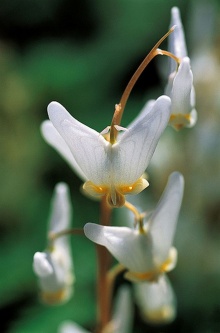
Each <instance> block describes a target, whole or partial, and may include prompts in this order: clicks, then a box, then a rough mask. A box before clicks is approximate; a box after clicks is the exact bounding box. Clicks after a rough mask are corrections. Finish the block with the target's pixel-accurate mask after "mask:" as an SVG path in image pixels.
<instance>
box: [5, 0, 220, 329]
mask: <svg viewBox="0 0 220 333" xmlns="http://www.w3.org/2000/svg"><path fill="white" fill-rule="evenodd" d="M173 6H178V7H179V8H180V10H181V15H182V20H183V24H184V27H185V32H186V40H187V44H188V49H189V56H190V57H191V59H192V68H193V70H194V79H195V88H196V94H197V111H198V114H199V119H198V123H197V125H196V127H195V128H193V129H184V130H183V131H181V132H179V133H178V132H175V131H174V130H173V129H171V128H168V129H167V130H166V132H165V134H164V135H163V136H162V138H161V142H160V144H159V147H158V151H157V152H156V154H155V157H154V159H153V161H152V163H151V165H150V167H149V170H148V171H149V175H150V184H151V186H150V188H149V189H148V190H147V193H146V208H144V209H152V207H153V206H154V204H155V203H156V201H157V200H158V199H159V196H160V194H161V192H162V190H163V188H164V186H165V183H166V181H167V178H168V176H169V173H170V172H172V171H174V170H179V171H181V172H182V173H183V174H184V176H185V179H186V189H185V196H184V202H183V207H182V210H181V216H180V220H179V224H178V228H177V234H176V239H175V245H176V246H177V248H178V252H179V262H178V265H177V267H176V269H175V270H174V271H173V272H172V273H171V274H169V276H170V279H171V281H172V283H173V286H174V289H175V292H176V294H177V298H178V316H177V319H176V320H175V322H174V323H172V324H170V325H168V326H166V327H159V328H158V327H151V326H148V325H145V324H143V323H142V322H141V319H140V317H139V315H138V311H136V312H135V327H134V332H135V333H139V332H140V333H142V332H158V333H159V332H175V333H177V332H199V333H203V332H205V333H208V332H209V333H210V332H215V333H217V332H218V333H219V332H220V301H219V299H220V260H219V258H220V175H219V173H220V149H219V147H220V97H219V90H220V83H219V77H220V62H219V56H220V49H219V42H220V25H219V17H220V16H219V15H220V14H219V9H220V8H219V4H218V1H217V0H216V1H203V0H201V1H200V0H198V1H196V0H191V1H190V0H187V1H186V0H185V1H184V0H182V1H181V0H176V1H175V0H173V1H172V0H111V1H101V0H95V1H91V0H84V1H80V0H77V1H76V0H75V1H73V0H72V1H71V0H32V1H30V0H1V4H0V74H1V76H0V77H1V79H0V119H1V121H0V126H1V127H0V130H1V139H2V140H1V142H2V143H1V165H0V177H1V178H0V179H1V180H0V183H1V193H0V205H1V212H0V307H1V310H0V311H1V318H2V319H1V324H0V327H1V332H12V333H30V332H31V333H32V332H33V333H41V332H45V333H52V332H56V331H57V327H58V326H59V324H60V323H61V322H62V321H63V320H65V319H72V320H75V321H77V322H78V323H80V324H83V325H84V326H86V327H88V328H90V327H91V326H92V325H93V323H94V318H95V305H94V298H95V289H94V288H95V287H94V282H95V265H94V263H95V253H94V247H93V245H92V244H91V243H90V242H89V241H87V240H86V239H84V237H81V236H76V237H74V238H73V239H72V248H73V254H74V264H75V269H76V279H77V281H76V286H75V295H74V297H73V298H72V300H71V301H70V302H69V303H67V304H66V305H64V306H62V307H52V308H50V307H46V306H43V305H41V304H40V302H39V301H38V287H37V281H36V278H35V276H34V274H33V272H32V258H33V254H34V253H35V252H36V251H41V250H43V249H44V248H45V245H46V231H47V221H48V216H49V211H50V200H51V196H52V192H53V189H54V186H55V184H56V183H57V182H60V181H65V182H67V184H68V185H69V186H70V189H71V196H72V202H73V208H74V218H73V225H74V226H76V227H82V226H83V225H84V224H85V223H86V222H88V221H92V222H98V218H99V212H98V207H99V206H98V203H96V202H93V201H90V200H89V199H87V198H86V197H84V196H83V195H82V194H81V193H80V192H79V188H80V186H81V180H80V179H78V178H77V176H76V175H75V174H74V173H73V172H72V170H71V169H70V168H69V166H68V165H67V164H66V163H65V162H64V161H63V160H62V159H61V157H60V156H59V155H58V154H57V153H56V152H55V151H54V150H53V149H52V148H51V147H49V146H48V145H47V144H46V143H45V142H44V140H43V139H42V137H41V134H40V131H39V127H40V124H41V122H42V121H43V120H45V119H47V112H46V108H47V105H48V104H49V102H51V101H52V100H56V101H59V102H60V103H61V104H63V105H64V106H65V107H66V108H67V109H68V110H69V111H70V112H71V113H72V115H74V117H76V118H77V119H78V120H80V121H81V122H83V123H86V124H87V125H88V126H91V127H93V128H95V129H96V130H98V131H102V130H103V129H104V128H105V127H106V126H107V125H109V123H110V121H111V117H112V114H113V111H114V105H115V103H117V102H118V101H119V99H120V97H121V94H122V92H123V89H124V88H125V86H126V84H127V82H128V80H129V79H130V77H131V75H132V74H133V72H134V71H135V69H136V68H137V66H138V65H139V63H140V62H141V61H142V59H143V58H144V56H145V55H146V54H147V53H148V52H149V50H150V49H151V47H152V46H153V45H154V44H155V43H156V42H157V40H158V39H159V38H160V37H161V36H162V35H163V34H164V33H165V32H166V31H167V30H168V26H169V21H170V9H171V8H172V7H173ZM163 48H166V42H165V43H164V44H163ZM167 74H168V60H167V59H156V60H154V61H152V63H151V64H150V65H149V67H148V68H147V70H146V71H145V72H144V73H143V75H142V76H141V78H140V80H139V81H138V83H137V85H136V87H135V89H134V91H133V92H132V94H131V97H130V100H129V102H128V105H127V107H126V110H125V113H124V117H123V122H122V126H126V125H127V124H128V123H129V122H130V121H131V120H132V119H133V118H134V117H135V116H136V115H137V113H138V111H139V110H140V109H141V107H142V106H143V104H144V103H145V102H146V100H148V99H150V98H156V97H158V96H159V95H161V94H163V91H164V87H165V83H166V75H167ZM116 217H117V212H116ZM88 255H89V256H91V257H92V259H91V260H90V259H88ZM93 260H94V262H93ZM82 300H83V301H82ZM85 300H86V301H85ZM82 304H83V306H82Z"/></svg>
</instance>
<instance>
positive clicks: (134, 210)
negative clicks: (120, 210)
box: [124, 201, 145, 234]
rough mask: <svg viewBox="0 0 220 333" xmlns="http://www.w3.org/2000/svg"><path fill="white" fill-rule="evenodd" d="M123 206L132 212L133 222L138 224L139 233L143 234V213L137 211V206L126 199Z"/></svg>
mask: <svg viewBox="0 0 220 333" xmlns="http://www.w3.org/2000/svg"><path fill="white" fill-rule="evenodd" d="M124 207H126V208H127V209H129V210H130V211H131V212H132V213H133V214H134V216H135V224H138V227H139V231H140V233H143V234H144V233H145V232H144V228H143V226H144V221H143V219H144V216H145V214H143V213H139V211H138V210H137V208H136V207H135V206H134V205H132V204H131V203H130V202H128V201H125V204H124Z"/></svg>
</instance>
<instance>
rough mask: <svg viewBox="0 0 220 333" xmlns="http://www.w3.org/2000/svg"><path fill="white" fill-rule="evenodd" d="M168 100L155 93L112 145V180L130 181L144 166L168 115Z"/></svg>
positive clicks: (142, 171) (133, 179)
mask: <svg viewBox="0 0 220 333" xmlns="http://www.w3.org/2000/svg"><path fill="white" fill-rule="evenodd" d="M170 106H171V101H170V98H169V97H167V96H161V97H159V98H158V99H157V100H156V102H155V103H154V104H153V107H151V108H147V109H146V111H145V112H144V113H143V115H141V117H138V118H137V120H136V121H135V122H134V123H133V124H132V126H131V127H129V128H128V131H126V132H125V133H123V134H122V136H121V137H120V139H119V141H118V142H117V143H116V144H114V145H113V146H112V168H113V169H114V170H115V172H114V183H119V184H132V183H134V182H135V181H136V180H137V179H138V178H140V177H141V176H142V175H143V173H144V171H145V169H146V168H147V166H148V164H149V162H150V160H151V157H152V155H153V153H154V151H155V149H156V146H157V143H158V141H159V138H160V136H161V134H162V132H163V131H164V129H165V127H166V126H167V123H168V120H169V117H170Z"/></svg>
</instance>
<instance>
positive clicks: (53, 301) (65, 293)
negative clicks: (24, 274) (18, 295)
mask: <svg viewBox="0 0 220 333" xmlns="http://www.w3.org/2000/svg"><path fill="white" fill-rule="evenodd" d="M70 295H71V291H70V288H63V289H60V290H58V291H54V292H46V291H42V292H41V294H40V299H41V301H42V302H43V303H45V304H47V305H59V304H62V303H65V302H66V301H67V300H68V299H69V298H70Z"/></svg>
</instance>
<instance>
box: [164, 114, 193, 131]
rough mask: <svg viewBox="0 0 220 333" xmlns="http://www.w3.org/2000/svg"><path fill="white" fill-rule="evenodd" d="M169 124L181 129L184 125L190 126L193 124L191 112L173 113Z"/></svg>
mask: <svg viewBox="0 0 220 333" xmlns="http://www.w3.org/2000/svg"><path fill="white" fill-rule="evenodd" d="M169 124H170V125H171V126H172V127H173V128H175V130H177V131H179V130H181V129H182V128H183V127H189V126H190V124H191V115H190V113H173V114H171V116H170V120H169Z"/></svg>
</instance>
